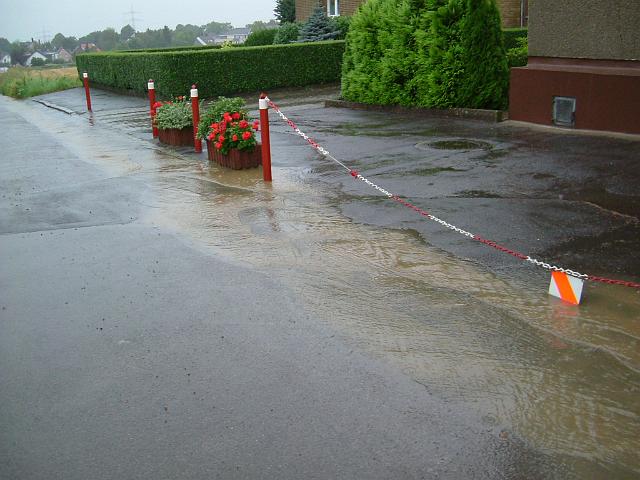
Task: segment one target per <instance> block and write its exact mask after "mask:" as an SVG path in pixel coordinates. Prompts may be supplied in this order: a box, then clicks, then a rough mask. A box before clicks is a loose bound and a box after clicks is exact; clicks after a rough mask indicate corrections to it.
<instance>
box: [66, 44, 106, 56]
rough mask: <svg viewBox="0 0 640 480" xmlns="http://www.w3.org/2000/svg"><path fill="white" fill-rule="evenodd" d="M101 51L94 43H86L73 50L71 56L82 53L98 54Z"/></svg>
mask: <svg viewBox="0 0 640 480" xmlns="http://www.w3.org/2000/svg"><path fill="white" fill-rule="evenodd" d="M100 51H101V50H100V49H99V48H98V46H97V45H96V44H95V43H92V42H87V43H81V44H80V45H78V46H77V47H76V48H74V49H73V54H74V55H75V54H77V53H82V52H100Z"/></svg>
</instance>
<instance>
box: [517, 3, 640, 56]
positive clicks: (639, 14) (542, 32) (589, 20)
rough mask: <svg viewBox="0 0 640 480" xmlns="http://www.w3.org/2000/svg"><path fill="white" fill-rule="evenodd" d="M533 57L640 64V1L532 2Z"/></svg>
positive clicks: (530, 43) (530, 45)
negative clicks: (635, 61)
mask: <svg viewBox="0 0 640 480" xmlns="http://www.w3.org/2000/svg"><path fill="white" fill-rule="evenodd" d="M529 17H530V21H529V56H532V57H564V58H589V59H607V60H640V0H562V1H558V0H529Z"/></svg>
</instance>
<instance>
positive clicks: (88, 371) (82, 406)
mask: <svg viewBox="0 0 640 480" xmlns="http://www.w3.org/2000/svg"><path fill="white" fill-rule="evenodd" d="M294 93H295V94H294V95H289V93H288V92H273V93H271V96H272V99H273V100H274V101H275V102H276V103H278V104H281V105H282V106H283V109H284V110H285V112H286V113H287V114H290V116H291V117H292V118H293V119H294V120H295V121H296V123H298V124H299V125H300V127H301V128H302V129H303V130H305V131H307V133H309V134H310V135H311V136H313V137H314V138H315V139H316V140H318V141H319V142H321V143H322V144H323V145H324V146H325V147H326V148H327V149H329V150H330V151H331V152H332V153H334V154H335V155H336V156H337V157H338V158H340V159H341V160H343V161H345V162H346V163H347V164H349V165H350V166H353V168H356V169H358V170H359V171H360V172H361V173H362V174H363V175H365V176H367V177H369V178H370V179H371V180H373V181H375V182H377V183H380V184H381V185H383V186H384V187H385V188H387V189H388V190H390V191H392V192H394V193H398V194H400V195H403V196H406V197H407V198H409V199H411V200H412V201H414V202H415V203H416V204H418V205H419V206H421V207H423V208H425V209H427V210H429V211H431V212H432V213H434V214H435V215H437V216H439V217H441V218H444V219H446V220H448V221H450V222H452V223H455V224H457V225H459V226H460V227H462V228H465V229H468V230H471V231H473V232H474V233H479V234H481V235H483V236H485V237H488V238H491V239H493V240H496V241H500V242H501V243H505V244H507V245H508V246H511V247H513V248H517V249H518V250H521V251H524V252H525V253H528V254H532V255H535V256H540V257H541V258H544V259H547V260H555V259H557V261H558V262H560V263H562V264H563V266H567V267H570V268H574V269H577V270H581V269H582V270H585V271H586V272H587V273H591V274H610V275H614V274H615V275H616V276H622V277H625V278H630V279H636V280H637V277H638V271H640V270H639V269H638V261H639V260H638V256H637V255H636V254H635V252H636V251H637V247H638V237H639V236H638V233H639V232H638V220H637V218H638V196H637V193H638V192H637V189H636V188H635V185H637V180H638V179H639V178H638V177H639V173H638V171H639V170H640V169H639V168H638V165H637V158H640V157H639V156H638V153H640V146H639V145H640V143H639V142H638V140H637V139H635V138H631V137H606V136H591V135H580V134H575V133H571V132H562V133H558V132H547V131H544V130H541V129H530V128H526V127H522V126H518V125H513V124H498V125H493V124H486V123H482V122H476V121H465V120H444V119H429V118H421V119H416V118H410V117H407V116H402V115H388V114H381V113H371V112H352V111H348V110H342V109H325V108H323V106H322V103H321V102H320V100H321V98H323V97H325V96H332V95H333V96H335V94H336V92H335V90H332V89H330V88H329V89H323V90H321V91H319V92H314V91H310V90H306V91H305V90H302V91H297V92H294ZM280 96H281V97H282V99H281V98H279V97H280ZM45 99H46V101H48V102H50V103H55V104H57V105H61V106H64V107H65V108H69V109H71V110H74V111H76V112H78V113H77V114H73V115H66V114H64V113H62V112H58V111H54V110H50V109H45V108H44V107H42V106H41V105H37V104H35V103H31V104H29V103H27V104H20V103H18V102H11V101H8V100H5V99H2V100H3V102H4V103H3V104H2V108H3V113H2V118H3V119H4V121H3V128H5V130H4V131H5V132H7V135H9V136H11V137H12V138H20V136H21V135H25V134H26V135H29V136H30V137H32V138H38V139H41V140H43V141H45V140H46V143H44V145H46V149H45V150H44V151H46V152H47V154H46V156H43V155H42V152H41V151H39V150H38V151H30V152H29V153H28V154H27V157H26V158H25V153H24V151H23V150H22V149H21V147H20V145H19V144H16V145H15V147H14V148H13V149H11V150H9V151H8V152H7V155H8V159H9V160H8V161H7V162H6V163H5V164H4V167H3V173H2V175H1V176H0V179H1V180H2V182H3V185H2V187H3V191H5V192H7V193H6V194H5V195H6V196H5V197H3V198H2V202H3V207H2V208H1V209H0V227H1V228H2V231H3V232H4V235H3V236H2V237H1V238H0V245H2V246H1V247H0V248H2V249H3V252H4V251H7V252H9V254H8V257H9V258H11V259H12V261H11V262H9V263H8V264H7V265H6V266H3V267H2V278H3V284H7V285H8V288H7V289H3V292H4V293H3V296H2V297H0V304H1V305H3V306H4V307H6V310H3V311H2V316H3V319H4V320H3V323H2V324H1V325H2V327H1V328H2V329H3V331H2V335H1V336H0V338H2V339H3V340H1V341H2V342H3V343H2V344H1V346H0V355H2V358H1V359H0V364H1V365H8V367H4V368H2V369H0V372H1V373H0V374H1V375H2V377H1V378H2V382H3V385H5V384H6V385H10V388H9V389H4V388H3V392H9V393H4V395H10V397H5V398H3V402H2V403H3V404H4V407H0V408H4V409H3V410H0V415H2V417H3V418H11V419H14V420H13V421H12V422H10V425H11V426H12V428H11V429H9V430H8V431H7V432H5V433H4V434H3V435H4V436H3V437H2V438H1V440H0V441H1V442H3V443H7V444H9V442H13V445H14V447H13V449H12V451H11V452H12V457H11V458H13V459H17V460H14V461H13V463H8V464H7V465H9V467H7V468H12V469H14V470H9V472H11V473H13V472H14V471H21V470H20V469H25V468H27V469H28V468H29V467H28V465H29V462H30V461H31V456H30V454H28V453H23V454H18V450H19V449H20V447H21V446H22V445H26V444H29V443H33V442H35V443H34V445H35V448H36V451H37V452H39V458H41V459H42V461H41V462H39V463H34V464H33V465H34V466H33V468H34V470H32V471H30V473H34V475H32V476H34V477H35V478H38V477H37V475H39V473H38V472H45V471H46V469H47V468H51V464H52V462H53V458H54V457H55V456H56V455H58V456H60V455H62V457H63V458H65V459H67V460H68V461H69V462H70V464H71V465H73V468H74V470H73V471H71V472H69V471H68V472H66V473H68V474H67V475H65V477H66V478H85V477H87V476H91V477H93V478H113V476H112V475H111V473H112V472H110V471H108V469H109V468H114V467H113V465H112V463H111V460H110V458H112V456H113V457H116V456H122V455H124V457H125V458H127V459H129V460H127V461H126V462H125V463H124V464H123V465H122V466H120V467H118V468H119V470H117V472H119V473H120V475H119V476H120V477H122V476H127V477H131V476H134V477H135V475H133V474H132V473H131V472H135V471H137V470H136V465H135V458H140V456H143V457H147V458H150V460H149V462H145V463H144V465H143V467H142V468H144V469H145V470H144V473H143V474H140V477H141V478H148V477H149V476H162V475H164V476H168V478H201V477H202V476H206V475H212V473H211V472H212V471H216V472H217V471H219V472H220V473H218V475H219V477H220V478H252V477H255V476H264V477H268V478H293V477H300V476H304V477H308V478H523V477H524V478H603V476H606V477H607V478H633V476H634V475H635V474H637V473H638V472H640V464H638V461H637V457H636V452H637V448H638V446H639V445H638V440H637V430H638V426H639V424H638V418H640V417H639V415H640V405H639V401H638V395H637V394H638V392H639V391H640V375H639V374H638V371H639V370H640V357H638V355H639V354H638V348H637V342H638V339H639V338H640V331H639V330H638V328H640V327H639V326H638V321H637V320H638V318H639V317H640V296H639V295H638V293H637V292H635V291H632V290H624V289H620V288H619V287H610V286H600V285H590V286H589V287H588V288H587V292H586V294H587V297H586V298H587V302H586V303H585V305H584V306H583V307H580V308H579V309H576V308H574V307H566V306H564V305H563V304H561V303H560V302H556V301H555V300H553V299H549V298H547V296H546V293H545V292H546V288H547V284H548V277H547V274H546V272H543V271H537V270H532V269H531V267H527V266H524V265H522V264H520V263H517V262H514V261H512V259H511V258H510V257H508V256H504V255H503V254H501V253H500V252H494V251H493V250H490V249H486V247H483V246H482V245H479V244H476V243H473V242H469V241H468V240H466V239H465V238H464V237H457V236H456V235H455V234H453V233H452V232H450V231H446V230H443V229H442V228H441V227H439V226H438V225H436V224H430V223H429V222H426V221H425V220H423V219H421V218H420V217H419V216H417V215H415V213H413V212H411V211H409V210H405V209H403V208H402V207H401V206H398V205H394V204H389V203H387V202H385V201H384V200H383V199H382V198H381V197H380V196H379V195H376V194H375V191H371V190H368V189H367V187H366V185H364V184H362V183H361V182H355V181H354V180H353V179H352V178H351V177H350V176H349V175H348V174H345V172H344V171H343V170H341V169H340V168H338V167H336V166H335V165H333V164H331V163H328V162H327V161H326V160H325V159H322V158H320V157H319V156H318V155H316V154H315V153H314V152H313V151H311V150H310V149H309V148H308V146H306V145H304V143H302V142H301V141H300V139H299V138H297V137H295V136H294V135H292V133H291V132H290V130H289V129H288V127H287V126H286V125H284V124H281V123H278V120H277V118H276V116H275V115H273V114H272V116H271V122H272V126H273V128H272V131H273V145H272V151H273V160H274V179H275V181H274V184H273V185H272V186H267V185H264V184H262V182H261V180H260V172H259V171H258V170H256V171H250V172H230V171H225V170H223V169H220V168H218V167H217V166H215V165H210V164H208V162H206V159H205V156H204V155H195V154H194V153H192V152H191V151H190V149H188V148H184V149H171V148H166V147H162V146H158V145H157V144H156V143H155V142H153V141H152V140H151V139H150V134H149V131H148V130H149V128H148V118H147V104H146V101H145V100H144V99H140V98H135V97H121V96H118V95H115V94H111V93H107V92H98V91H94V101H93V103H94V109H95V111H94V113H93V114H92V115H89V114H86V113H82V111H83V110H82V106H83V101H84V99H83V97H82V91H81V90H74V91H67V92H61V93H58V94H53V95H48V96H46V97H45ZM283 100H284V101H283ZM75 229H78V230H75ZM27 232H32V233H27ZM51 252H55V254H53V255H52V253H51ZM43 266H44V268H43ZM18 272H19V273H18ZM16 277H17V278H20V281H19V282H13V283H12V282H9V281H8V279H10V278H16ZM34 286H35V288H34ZM67 297H68V298H67ZM65 302H68V303H65ZM69 305H72V306H69ZM102 318H104V321H103V320H102ZM109 319H111V322H109ZM103 323H104V324H105V325H103ZM5 333H6V335H5ZM105 337H106V338H105ZM223 337H224V338H223ZM70 352H71V353H70ZM353 362H356V363H353ZM33 372H37V373H33ZM25 377H26V378H28V379H29V380H28V381H26V382H25V383H24V385H22V384H20V382H19V379H20V378H25ZM194 392H195V393H194ZM337 392H341V393H337ZM25 398H30V399H31V400H30V403H29V402H27V403H25V402H24V401H23V400H24V399H25ZM363 398H364V399H365V400H363ZM4 400H6V401H4ZM52 404H53V408H51V406H52ZM273 405H276V406H277V407H278V408H276V407H273ZM272 410H273V411H272ZM174 411H175V412H176V416H175V417H174V418H171V415H170V414H171V413H172V412H174ZM78 412H80V413H78ZM47 415H49V417H47ZM271 415H273V416H271ZM16 419H17V420H16ZM203 419H204V420H203ZM165 421H166V422H167V423H166V424H165V423H164V422H165ZM87 422H89V424H88V425H87V426H86V427H84V426H83V425H86V424H87ZM131 426H134V427H135V428H134V429H132V428H133V427H131ZM105 428H106V431H103V430H104V429H105ZM138 430H139V432H141V433H138ZM134 431H135V432H136V433H135V434H134ZM256 432H259V434H258V435H256ZM56 435H58V436H59V435H63V436H64V438H68V444H64V449H62V450H60V445H54V446H51V445H50V444H49V443H48V442H49V440H50V439H52V438H54V436H56ZM256 437H257V438H258V440H256ZM120 438H127V439H128V441H127V442H123V443H122V444H118V445H116V446H114V445H113V443H114V439H120ZM150 438H153V439H158V438H160V440H158V441H155V440H154V441H152V442H151V443H150V441H149V439H150ZM260 439H262V441H261V440H260ZM87 442H88V444H89V445H91V446H93V447H99V448H98V449H97V451H100V452H101V453H100V454H96V453H94V451H95V449H91V450H92V452H91V453H89V452H87V463H85V462H84V461H78V460H77V458H76V459H74V453H75V452H77V449H79V448H83V449H84V450H83V451H85V452H86V451H87V447H84V446H83V445H85V443H87ZM212 452H213V453H212ZM462 452H464V453H462ZM88 459H91V460H92V461H93V463H94V467H92V466H91V464H90V462H89V460H88ZM220 459H223V460H224V463H222V460H220ZM67 465H69V464H67ZM265 465H266V466H268V468H265ZM328 465H331V469H329V470H328V469H327V467H328ZM59 468H65V467H64V466H62V465H60V467H59ZM67 468H68V467H67ZM25 471H28V470H25ZM60 471H63V470H60ZM172 472H174V473H172ZM178 472H180V473H178ZM185 472H186V473H185ZM265 472H266V473H265ZM69 473H70V474H69ZM99 475H103V477H100V476H99Z"/></svg>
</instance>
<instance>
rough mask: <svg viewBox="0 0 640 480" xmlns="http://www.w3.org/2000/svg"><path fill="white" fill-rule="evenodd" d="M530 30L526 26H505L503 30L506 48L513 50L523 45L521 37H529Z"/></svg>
mask: <svg viewBox="0 0 640 480" xmlns="http://www.w3.org/2000/svg"><path fill="white" fill-rule="evenodd" d="M527 34H528V30H527V29H526V28H505V29H504V30H503V31H502V37H503V39H504V48H505V49H506V50H511V49H512V48H517V47H518V46H520V45H521V42H520V39H521V38H527Z"/></svg>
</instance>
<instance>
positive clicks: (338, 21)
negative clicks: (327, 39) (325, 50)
mask: <svg viewBox="0 0 640 480" xmlns="http://www.w3.org/2000/svg"><path fill="white" fill-rule="evenodd" d="M331 23H333V29H334V30H335V31H336V32H338V33H337V34H336V40H344V39H345V38H347V33H348V32H349V25H350V24H351V17H350V16H344V15H341V16H339V17H333V18H331Z"/></svg>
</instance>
